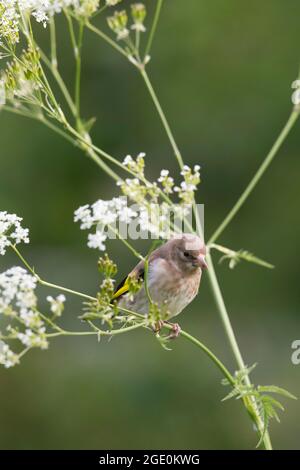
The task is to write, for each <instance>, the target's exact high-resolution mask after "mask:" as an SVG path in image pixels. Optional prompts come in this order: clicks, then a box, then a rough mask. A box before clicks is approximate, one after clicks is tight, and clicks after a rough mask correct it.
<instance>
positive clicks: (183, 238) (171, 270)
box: [113, 233, 207, 336]
mask: <svg viewBox="0 0 300 470" xmlns="http://www.w3.org/2000/svg"><path fill="white" fill-rule="evenodd" d="M205 254H206V247H205V244H204V243H203V241H202V240H201V239H200V238H199V237H197V236H196V235H193V234H191V233H185V234H181V235H176V236H175V237H174V238H171V239H170V240H168V241H167V242H166V243H165V244H164V245H162V246H160V247H159V248H157V249H156V250H154V251H153V252H152V253H151V254H150V256H149V261H148V277H147V280H148V282H147V284H148V290H149V294H150V298H151V300H152V302H154V303H156V304H157V305H158V306H159V307H160V308H161V309H163V310H164V311H167V312H168V318H172V317H174V316H176V315H178V314H179V313H180V312H182V310H184V308H185V307H186V306H187V305H188V304H189V303H190V302H191V301H192V300H193V299H194V298H195V296H196V295H197V293H198V289H199V285H200V280H201V275H202V270H203V269H205V268H207V264H206V261H205ZM130 277H131V278H134V279H137V280H144V279H145V263H144V261H140V262H139V263H138V264H137V266H136V267H135V268H134V269H133V270H132V271H131V272H130V273H129V275H128V276H127V277H126V278H125V279H124V280H123V281H122V282H121V284H120V285H119V286H118V287H117V289H116V292H115V294H114V297H113V298H114V299H116V300H117V302H118V305H119V306H120V307H121V308H126V309H128V310H132V311H135V312H136V313H140V314H143V315H147V314H148V312H149V299H148V296H147V293H146V290H145V286H144V285H143V286H142V287H141V289H140V290H139V291H138V292H137V293H136V294H135V295H134V296H132V294H131V295H130V294H129V293H128V291H129V287H128V286H129V281H128V279H129V278H130ZM162 325H163V322H159V324H158V325H157V330H159V329H160V328H161V327H162ZM173 331H174V335H173V336H178V334H179V332H180V328H179V325H178V324H174V325H173Z"/></svg>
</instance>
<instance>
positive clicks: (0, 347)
mask: <svg viewBox="0 0 300 470" xmlns="http://www.w3.org/2000/svg"><path fill="white" fill-rule="evenodd" d="M18 363H19V357H18V355H17V354H15V353H14V352H13V351H12V350H11V349H10V348H9V346H8V344H6V343H4V342H3V341H0V364H2V365H3V366H4V367H5V368H6V369H8V368H9V367H13V366H15V365H16V364H18Z"/></svg>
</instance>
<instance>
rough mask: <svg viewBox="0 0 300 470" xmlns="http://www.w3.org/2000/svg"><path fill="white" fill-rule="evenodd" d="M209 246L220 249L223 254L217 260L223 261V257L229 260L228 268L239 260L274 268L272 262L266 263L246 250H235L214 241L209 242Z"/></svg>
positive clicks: (232, 266) (234, 265)
mask: <svg viewBox="0 0 300 470" xmlns="http://www.w3.org/2000/svg"><path fill="white" fill-rule="evenodd" d="M210 248H214V249H216V250H218V251H220V252H221V253H223V254H224V256H222V258H221V259H220V261H219V262H220V263H222V261H224V260H225V259H227V260H229V268H230V269H233V268H235V267H236V265H237V264H238V263H239V262H240V261H241V260H244V261H248V263H254V264H257V265H259V266H262V267H264V268H268V269H273V268H274V265H273V264H271V263H268V262H267V261H264V260H262V259H261V258H258V257H257V256H255V255H253V254H252V253H250V252H249V251H247V250H238V251H235V250H231V249H230V248H227V247H225V246H222V245H217V244H215V243H213V244H211V245H210Z"/></svg>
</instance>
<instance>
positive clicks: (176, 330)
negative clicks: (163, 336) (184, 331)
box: [168, 323, 181, 339]
mask: <svg viewBox="0 0 300 470" xmlns="http://www.w3.org/2000/svg"><path fill="white" fill-rule="evenodd" d="M169 325H172V331H171V333H170V334H169V336H168V338H169V339H175V338H178V336H179V335H180V332H181V327H180V325H179V324H178V323H169Z"/></svg>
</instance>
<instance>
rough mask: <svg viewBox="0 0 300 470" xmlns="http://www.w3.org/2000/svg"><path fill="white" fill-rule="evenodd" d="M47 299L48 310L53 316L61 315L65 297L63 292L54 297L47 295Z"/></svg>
mask: <svg viewBox="0 0 300 470" xmlns="http://www.w3.org/2000/svg"><path fill="white" fill-rule="evenodd" d="M47 301H48V302H49V303H50V310H51V312H52V313H53V315H54V317H61V314H62V312H63V311H64V307H65V306H64V303H65V301H66V297H65V296H64V295H63V294H60V295H58V296H57V297H56V298H54V297H52V296H51V295H48V297H47Z"/></svg>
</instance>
